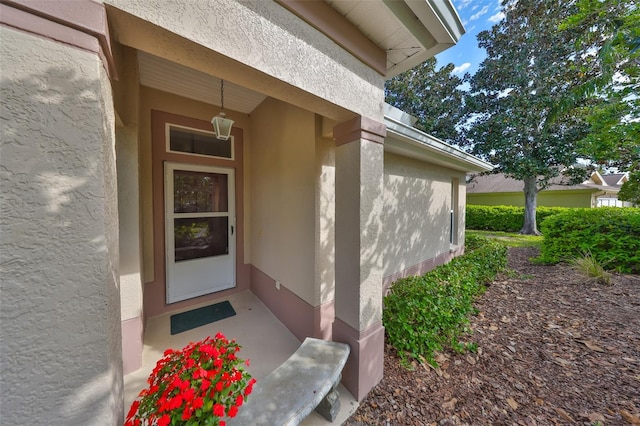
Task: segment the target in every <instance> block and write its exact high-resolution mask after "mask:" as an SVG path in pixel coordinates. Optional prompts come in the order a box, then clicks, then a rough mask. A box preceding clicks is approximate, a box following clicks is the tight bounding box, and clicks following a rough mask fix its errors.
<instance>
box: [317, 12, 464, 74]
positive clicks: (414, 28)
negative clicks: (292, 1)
mask: <svg viewBox="0 0 640 426" xmlns="http://www.w3.org/2000/svg"><path fill="white" fill-rule="evenodd" d="M325 1H326V3H327V4H329V5H330V6H331V7H332V8H333V9H335V10H336V11H337V12H338V13H340V14H341V15H343V16H344V17H345V18H346V19H347V20H348V21H349V22H351V23H352V24H353V25H354V26H356V27H357V28H358V29H359V30H360V31H361V32H362V33H363V34H364V35H365V36H367V37H368V38H369V39H370V40H372V41H373V42H374V43H375V44H376V45H377V46H378V47H380V48H381V49H383V50H384V51H385V52H386V53H387V74H386V77H387V78H391V77H393V76H395V75H397V74H400V73H401V72H403V71H406V70H408V69H410V68H413V67H415V66H416V65H419V64H420V63H422V62H424V61H425V60H427V59H428V58H430V57H432V56H435V55H436V54H438V53H440V52H442V51H443V50H445V49H447V48H448V47H451V46H453V45H455V44H456V43H457V42H458V40H459V39H460V37H461V36H462V35H463V34H464V32H465V30H464V27H463V26H462V22H461V21H460V17H459V16H458V14H457V12H456V10H455V8H454V7H453V5H452V4H451V1H450V0H375V1H373V0H325Z"/></svg>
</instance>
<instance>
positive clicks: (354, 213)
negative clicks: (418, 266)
mask: <svg viewBox="0 0 640 426" xmlns="http://www.w3.org/2000/svg"><path fill="white" fill-rule="evenodd" d="M382 163H383V147H382V144H379V143H374V142H369V141H366V140H362V139H360V140H357V141H354V142H350V143H346V144H344V145H340V146H338V147H337V148H336V315H338V316H339V318H340V320H342V321H344V323H345V324H347V325H349V326H350V327H352V328H353V329H354V330H357V331H362V330H365V329H366V328H368V327H369V326H371V325H374V324H376V323H378V322H379V321H381V320H382V278H383V269H382V268H383V254H384V247H383V241H382V234H383V221H382V214H383V213H382V212H383V200H382V196H381V194H382V184H383V175H382V173H383V170H382V167H383V164H382ZM339 286H343V287H344V288H342V289H338V288H337V287H339ZM339 291H340V292H341V295H340V293H338V292H339ZM356 307H357V309H356Z"/></svg>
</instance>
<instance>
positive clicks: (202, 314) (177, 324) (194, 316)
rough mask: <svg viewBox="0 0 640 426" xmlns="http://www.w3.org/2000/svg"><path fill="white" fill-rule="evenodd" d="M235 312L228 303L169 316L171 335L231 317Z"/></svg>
mask: <svg viewBox="0 0 640 426" xmlns="http://www.w3.org/2000/svg"><path fill="white" fill-rule="evenodd" d="M235 314H236V311H235V310H234V309H233V306H231V303H229V301H227V300H225V301H224V302H220V303H215V304H213V305H209V306H203V307H202V308H198V309H193V310H191V311H187V312H182V313H179V314H175V315H171V335H172V336H173V335H174V334H178V333H182V332H183V331H187V330H191V329H192V328H196V327H200V326H203V325H205V324H210V323H212V322H215V321H219V320H221V319H225V318H229V317H232V316H234V315H235Z"/></svg>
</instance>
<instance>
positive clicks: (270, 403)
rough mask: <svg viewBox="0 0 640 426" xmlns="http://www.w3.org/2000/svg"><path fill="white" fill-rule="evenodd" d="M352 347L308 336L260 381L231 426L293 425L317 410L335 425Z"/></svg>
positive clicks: (231, 420)
mask: <svg viewBox="0 0 640 426" xmlns="http://www.w3.org/2000/svg"><path fill="white" fill-rule="evenodd" d="M348 357H349V346H348V345H345V344H344V343H337V342H326V341H324V340H319V339H313V338H310V337H308V338H307V339H305V341H304V342H303V343H302V345H301V346H300V348H298V350H297V351H296V353H294V354H293V355H291V357H289V359H288V360H287V361H285V362H284V364H282V365H281V366H280V367H278V368H277V369H276V370H275V371H273V372H272V373H270V374H269V375H267V376H266V377H265V378H263V379H261V380H258V381H257V382H256V384H255V386H254V388H253V392H252V393H251V395H249V398H248V399H249V400H248V401H247V403H245V404H244V405H243V406H242V407H240V409H239V410H238V415H237V416H236V417H234V418H233V419H229V421H228V422H227V425H228V426H239V425H243V426H249V425H251V426H254V425H255V426H258V425H264V426H281V425H282V426H284V425H287V426H294V425H298V424H299V423H300V422H302V420H304V418H305V417H307V416H308V415H309V414H310V413H311V411H313V410H314V409H316V411H318V412H319V413H320V414H322V415H323V416H324V417H325V418H326V419H327V420H328V421H330V422H332V421H333V420H334V419H335V417H336V415H337V413H338V411H339V410H340V398H339V396H338V392H337V390H336V387H337V386H338V384H339V383H340V378H341V373H342V369H343V368H344V365H345V363H346V362H347V358H348Z"/></svg>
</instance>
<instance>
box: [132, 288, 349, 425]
mask: <svg viewBox="0 0 640 426" xmlns="http://www.w3.org/2000/svg"><path fill="white" fill-rule="evenodd" d="M223 300H228V301H229V302H230V303H231V305H232V306H233V309H234V310H235V311H236V315H235V316H233V317H231V318H226V319H224V320H220V321H216V322H214V323H211V324H207V325H204V326H202V327H198V328H195V329H192V330H189V331H185V332H183V333H179V334H176V335H174V336H172V335H171V331H170V317H171V314H165V315H161V316H158V317H154V318H151V319H149V320H147V328H146V331H145V335H144V349H143V354H142V368H140V369H139V370H137V371H134V372H133V373H130V374H128V375H126V376H125V377H124V403H125V414H126V413H127V412H128V411H129V407H130V406H131V403H132V402H133V400H134V399H135V397H136V396H137V395H138V393H139V392H140V390H142V389H143V388H145V387H146V384H147V383H146V380H147V378H148V377H149V374H150V373H151V370H153V367H154V366H155V364H156V362H157V361H158V360H159V359H160V358H161V357H162V354H163V352H164V351H165V350H166V349H167V348H173V349H181V348H183V347H184V346H186V345H187V344H189V343H190V342H195V341H198V340H201V339H203V338H205V337H206V336H215V334H216V333H217V332H221V333H222V334H224V335H225V336H226V337H227V338H229V339H233V338H235V339H236V341H237V342H238V343H239V344H240V345H241V346H242V349H241V350H240V352H239V356H240V358H242V359H249V360H251V365H250V366H249V367H247V370H248V371H249V373H251V375H252V376H253V377H255V378H256V380H258V381H259V380H260V379H261V378H262V377H264V376H266V375H267V374H269V373H270V372H271V371H273V370H275V369H276V368H277V367H278V366H279V365H280V364H282V363H283V362H284V361H286V360H287V358H289V356H291V355H292V354H293V353H294V352H295V351H296V350H297V349H298V347H299V346H300V342H299V341H298V339H297V338H296V337H295V336H294V335H293V334H291V332H290V331H289V330H288V329H287V328H286V327H285V326H284V325H283V324H282V323H281V322H280V321H278V319H277V318H276V317H275V316H274V315H273V314H272V313H271V311H269V309H267V307H266V306H265V305H264V304H263V303H262V302H261V301H260V300H259V299H258V298H257V297H256V296H255V295H254V294H253V293H251V292H249V291H245V292H242V293H238V294H235V295H232V296H230V297H228V298H225V299H221V300H220V301H223ZM197 307H199V306H195V307H193V308H191V309H194V308H197ZM178 312H180V311H177V312H173V313H172V314H175V313H178ZM339 392H340V403H341V408H340V413H339V414H338V417H337V418H336V420H335V421H334V422H333V423H329V422H328V421H327V420H325V419H324V418H323V417H322V416H320V415H319V414H317V413H316V412H315V411H314V412H313V413H311V414H310V415H309V417H307V418H306V419H305V420H304V421H303V422H302V423H301V424H302V425H304V426H321V425H329V424H334V425H340V424H342V423H343V422H344V421H345V420H346V419H347V418H349V416H350V415H351V414H353V412H354V411H355V410H356V409H357V408H358V402H357V401H356V400H355V398H354V397H353V396H352V395H351V394H350V393H349V391H347V390H346V389H345V388H344V386H342V385H340V387H339Z"/></svg>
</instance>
